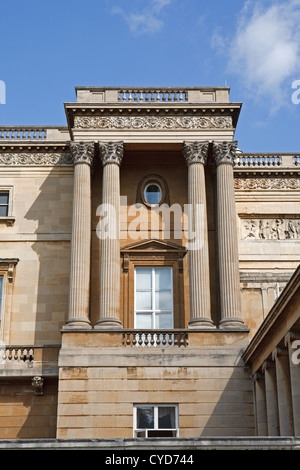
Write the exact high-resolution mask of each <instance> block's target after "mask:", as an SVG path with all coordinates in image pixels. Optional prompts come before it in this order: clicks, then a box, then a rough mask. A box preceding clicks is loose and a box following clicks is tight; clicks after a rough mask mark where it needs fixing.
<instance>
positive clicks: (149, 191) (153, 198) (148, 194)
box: [145, 184, 162, 204]
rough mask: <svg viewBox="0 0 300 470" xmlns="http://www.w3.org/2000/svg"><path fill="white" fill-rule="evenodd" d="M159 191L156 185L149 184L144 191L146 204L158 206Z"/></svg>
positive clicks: (159, 199)
mask: <svg viewBox="0 0 300 470" xmlns="http://www.w3.org/2000/svg"><path fill="white" fill-rule="evenodd" d="M161 195H162V194H161V189H160V187H159V186H158V184H149V185H148V186H146V189H145V199H146V202H148V204H158V203H159V202H160V201H161Z"/></svg>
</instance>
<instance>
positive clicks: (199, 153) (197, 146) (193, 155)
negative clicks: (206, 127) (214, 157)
mask: <svg viewBox="0 0 300 470" xmlns="http://www.w3.org/2000/svg"><path fill="white" fill-rule="evenodd" d="M208 146H209V142H207V141H206V142H198V141H196V142H184V143H183V155H184V158H185V161H186V164H187V165H188V166H189V165H191V164H192V163H203V165H205V164H206V161H207V156H208Z"/></svg>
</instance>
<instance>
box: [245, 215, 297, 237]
mask: <svg viewBox="0 0 300 470" xmlns="http://www.w3.org/2000/svg"><path fill="white" fill-rule="evenodd" d="M242 239H243V240H246V239H247V240H251V239H253V240H300V219H282V218H276V219H247V220H245V219H244V220H243V222H242Z"/></svg>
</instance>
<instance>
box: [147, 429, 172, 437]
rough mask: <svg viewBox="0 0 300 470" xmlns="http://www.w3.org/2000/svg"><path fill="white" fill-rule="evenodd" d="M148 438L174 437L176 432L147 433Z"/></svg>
mask: <svg viewBox="0 0 300 470" xmlns="http://www.w3.org/2000/svg"><path fill="white" fill-rule="evenodd" d="M148 437H176V431H171V430H170V431H160V430H158V431H156V430H155V431H149V432H148Z"/></svg>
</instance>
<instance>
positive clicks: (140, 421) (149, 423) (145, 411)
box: [137, 406, 154, 429]
mask: <svg viewBox="0 0 300 470" xmlns="http://www.w3.org/2000/svg"><path fill="white" fill-rule="evenodd" d="M153 428H154V408H153V406H149V407H143V408H137V429H153Z"/></svg>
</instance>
